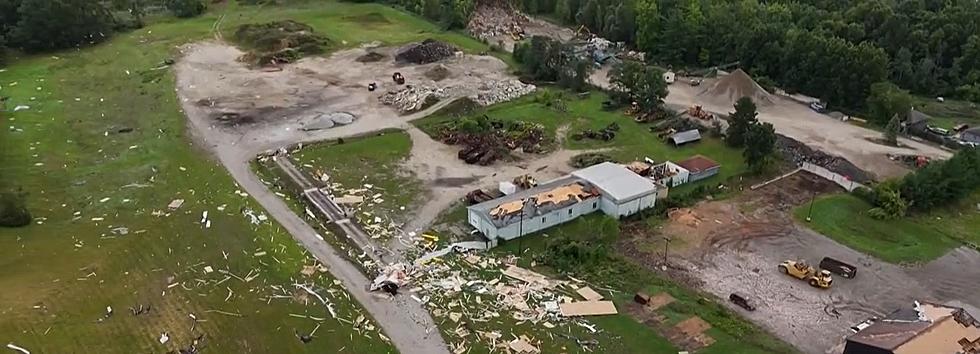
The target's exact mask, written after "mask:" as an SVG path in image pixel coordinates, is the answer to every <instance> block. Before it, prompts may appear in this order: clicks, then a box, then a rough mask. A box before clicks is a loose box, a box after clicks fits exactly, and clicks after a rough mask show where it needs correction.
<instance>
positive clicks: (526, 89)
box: [470, 80, 537, 106]
mask: <svg viewBox="0 0 980 354" xmlns="http://www.w3.org/2000/svg"><path fill="white" fill-rule="evenodd" d="M536 88H537V87H535V86H534V85H530V84H525V83H523V82H520V81H518V80H506V81H487V82H485V83H484V84H483V85H482V86H481V87H480V88H479V92H477V94H476V95H472V96H470V98H472V99H473V102H476V103H477V104H479V105H481V106H489V105H492V104H495V103H500V102H507V101H510V100H513V99H516V98H518V97H521V96H524V95H526V94H529V93H531V92H534V90H535V89H536Z"/></svg>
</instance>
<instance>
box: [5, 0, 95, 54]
mask: <svg viewBox="0 0 980 354" xmlns="http://www.w3.org/2000/svg"><path fill="white" fill-rule="evenodd" d="M17 13H18V15H17V24H16V25H15V26H14V27H13V28H11V30H10V34H9V36H10V38H9V41H10V43H11V46H12V47H19V48H22V49H24V50H27V51H32V52H37V51H45V50H53V49H61V48H69V47H74V46H79V45H84V44H89V43H95V42H100V41H102V40H104V39H105V38H106V37H107V36H108V35H109V34H111V33H112V24H113V19H112V16H111V15H110V14H109V10H108V9H106V8H105V7H104V6H103V5H102V3H101V2H99V1H91V0H20V6H19V7H18V8H17Z"/></svg>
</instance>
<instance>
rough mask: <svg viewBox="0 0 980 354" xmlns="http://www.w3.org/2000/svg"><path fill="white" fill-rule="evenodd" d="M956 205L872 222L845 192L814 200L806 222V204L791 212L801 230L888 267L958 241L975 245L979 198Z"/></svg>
mask: <svg viewBox="0 0 980 354" xmlns="http://www.w3.org/2000/svg"><path fill="white" fill-rule="evenodd" d="M968 199H969V200H967V201H965V202H963V203H962V205H959V206H956V207H953V208H950V209H947V210H940V211H935V212H932V213H929V214H925V215H915V216H909V217H906V218H903V219H899V220H877V219H873V218H871V217H869V216H867V214H866V213H865V212H866V211H867V210H868V209H870V208H871V205H870V204H868V203H866V202H865V201H863V200H861V199H859V198H858V197H855V196H853V195H849V194H835V195H830V196H825V197H821V198H818V199H817V200H816V201H815V202H814V204H813V213H812V216H811V219H812V221H811V222H810V223H806V221H805V219H806V215H807V213H808V212H809V208H810V205H809V204H806V205H803V206H800V207H798V208H797V209H796V210H795V211H794V214H795V216H796V218H797V219H798V220H799V221H800V222H801V223H805V224H806V225H807V226H809V227H811V228H813V229H814V230H816V231H817V232H820V233H822V234H824V235H827V236H828V237H830V238H832V239H834V240H836V241H837V242H840V243H842V244H844V245H846V246H848V247H850V248H853V249H855V250H858V251H861V252H864V253H867V254H870V255H872V256H875V257H877V258H879V259H882V260H884V261H888V262H892V263H906V262H907V263H918V262H927V261H930V260H933V259H935V258H938V257H940V256H942V255H943V254H946V252H947V251H949V250H950V249H952V248H955V247H958V246H960V245H962V244H964V243H968V244H972V245H974V247H976V246H977V245H980V232H977V230H980V211H978V210H977V209H976V208H977V207H976V204H977V203H978V202H980V195H974V196H973V197H972V198H968Z"/></svg>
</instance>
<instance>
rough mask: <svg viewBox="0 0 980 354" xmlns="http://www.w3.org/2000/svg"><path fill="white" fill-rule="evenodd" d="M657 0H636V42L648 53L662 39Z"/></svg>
mask: <svg viewBox="0 0 980 354" xmlns="http://www.w3.org/2000/svg"><path fill="white" fill-rule="evenodd" d="M657 2H658V1H657V0H637V1H636V44H637V47H638V48H639V49H640V50H642V51H644V52H647V53H651V52H653V51H654V50H655V48H657V44H658V40H659V39H660V36H659V34H660V31H661V28H660V21H661V20H660V10H659V7H658V6H657Z"/></svg>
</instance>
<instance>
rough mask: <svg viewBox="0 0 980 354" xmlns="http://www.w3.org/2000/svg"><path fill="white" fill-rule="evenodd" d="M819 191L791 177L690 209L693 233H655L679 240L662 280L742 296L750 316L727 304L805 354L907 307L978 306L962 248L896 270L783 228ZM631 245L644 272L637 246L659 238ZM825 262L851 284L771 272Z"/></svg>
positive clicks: (652, 255)
mask: <svg viewBox="0 0 980 354" xmlns="http://www.w3.org/2000/svg"><path fill="white" fill-rule="evenodd" d="M826 187H827V186H826V183H825V182H822V181H821V180H820V179H819V178H816V177H814V176H813V175H810V174H808V173H798V174H797V175H794V176H792V177H790V178H786V179H784V180H782V181H779V182H776V183H773V184H770V185H769V186H766V187H763V188H760V189H759V190H755V191H746V192H744V194H742V195H741V196H739V197H736V198H734V199H731V200H723V201H709V202H704V203H701V204H699V205H698V206H696V207H695V208H693V213H694V215H698V216H699V217H701V218H702V220H701V224H700V225H699V226H698V227H697V228H696V229H697V230H699V233H690V232H681V231H683V230H684V227H686V226H685V225H677V224H678V223H681V221H679V220H675V221H672V222H669V223H667V225H665V226H664V227H663V228H662V229H661V232H662V233H663V234H666V235H670V236H671V237H672V238H676V239H677V240H678V241H684V242H677V243H678V244H679V245H678V246H677V247H676V249H672V251H671V252H672V253H671V255H680V257H676V256H675V257H673V258H672V259H671V263H672V265H673V266H676V267H678V268H679V269H680V270H679V271H676V272H671V274H672V275H674V276H675V277H676V278H678V279H680V280H683V281H686V282H689V283H691V285H693V286H696V287H700V288H701V289H703V290H705V291H707V292H709V293H711V294H714V295H716V296H718V297H719V298H723V299H727V298H728V295H729V294H730V293H732V292H741V293H745V294H748V295H750V296H751V297H753V298H754V299H755V301H756V302H757V303H758V306H757V307H758V309H757V310H756V311H755V312H746V311H744V310H742V309H740V308H736V307H734V305H731V304H729V306H732V308H734V309H736V310H738V311H739V312H740V313H742V314H744V315H745V316H746V317H748V318H749V319H751V320H752V321H753V322H755V323H757V324H758V325H760V326H762V327H764V328H766V329H767V330H769V331H771V332H773V333H775V334H776V335H777V336H779V337H780V338H782V339H783V340H785V341H787V342H790V343H793V344H794V345H796V346H797V347H798V348H800V349H801V350H803V351H804V352H806V353H831V352H832V351H831V350H832V349H833V348H834V347H835V346H838V345H840V343H841V342H842V339H843V338H844V337H845V336H846V335H848V334H850V332H849V329H848V328H849V327H850V326H852V325H854V324H856V323H858V322H861V321H863V320H864V319H866V318H867V317H869V316H882V315H884V314H887V313H889V312H891V311H893V310H895V309H897V308H898V307H900V306H907V305H908V304H909V303H911V302H912V301H914V300H933V301H939V302H949V301H960V302H962V303H965V304H967V305H970V306H974V307H980V283H978V282H977V281H976V279H980V253H978V252H976V251H974V250H972V249H967V248H965V247H963V248H959V249H956V250H953V251H951V252H950V253H949V254H947V255H946V256H943V257H941V258H939V259H936V260H934V261H932V262H930V263H927V264H924V265H918V266H908V267H905V266H899V265H894V264H889V263H885V262H883V261H880V260H877V259H875V258H872V257H870V256H867V255H864V254H862V253H859V252H857V251H854V250H852V249H850V248H848V247H846V246H844V245H841V244H839V243H837V242H835V241H833V240H831V239H829V238H827V237H825V236H823V235H820V234H818V233H816V232H814V231H812V230H809V229H807V228H806V226H805V225H799V224H797V223H795V222H793V221H792V219H791V218H792V217H791V215H790V212H791V210H792V208H793V207H794V206H796V205H800V204H803V203H805V202H806V201H807V200H808V199H809V196H810V194H811V193H808V192H806V191H807V190H808V189H810V190H814V189H815V190H819V191H825V190H826ZM640 237H648V238H647V239H645V240H644V239H640ZM640 237H637V238H635V239H634V240H633V243H632V246H633V249H634V250H636V249H640V250H642V249H647V250H649V251H647V253H646V254H645V255H646V257H645V258H647V261H646V262H645V263H648V264H650V265H651V266H653V265H655V264H656V261H654V260H656V259H659V258H660V257H661V256H662V254H657V251H653V250H655V249H658V248H657V247H649V248H644V247H642V245H641V244H642V243H643V242H652V243H656V242H657V241H658V238H659V237H660V235H656V236H640ZM660 244H661V245H662V243H660ZM672 247H673V246H672ZM825 256H829V257H833V258H836V259H839V260H842V261H844V262H847V263H850V264H853V265H855V266H858V267H859V270H858V275H857V277H856V278H854V279H845V278H842V277H837V276H835V277H834V285H833V287H832V288H830V289H826V290H822V289H817V288H812V287H810V286H809V285H807V283H806V282H803V281H800V280H796V279H795V278H792V277H788V276H785V275H782V274H780V273H779V272H778V270H777V268H776V266H777V265H778V264H779V263H780V262H782V261H784V260H787V259H804V260H807V261H808V262H809V263H811V264H813V265H817V264H818V263H819V262H820V260H821V259H822V258H823V257H825ZM837 353H839V351H838V352H837Z"/></svg>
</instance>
